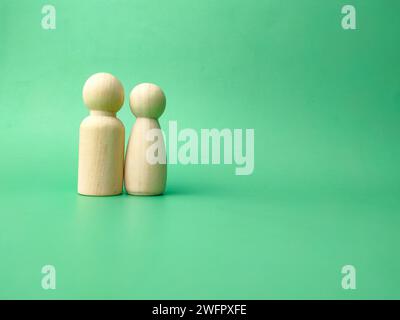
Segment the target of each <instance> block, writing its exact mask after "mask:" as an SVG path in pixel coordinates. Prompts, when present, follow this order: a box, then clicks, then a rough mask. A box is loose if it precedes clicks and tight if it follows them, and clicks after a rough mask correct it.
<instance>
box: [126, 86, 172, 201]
mask: <svg viewBox="0 0 400 320" xmlns="http://www.w3.org/2000/svg"><path fill="white" fill-rule="evenodd" d="M165 103H166V99H165V95H164V93H163V91H162V90H161V89H160V88H159V87H158V86H156V85H155V84H151V83H142V84H139V85H137V86H136V87H135V88H133V90H132V92H131V94H130V106H131V110H132V113H133V114H134V115H135V116H136V122H135V124H134V126H133V128H132V131H131V135H130V138H129V142H128V147H127V150H126V158H125V189H126V191H127V192H128V193H129V194H133V195H143V196H150V195H159V194H162V193H164V190H165V184H166V180H167V164H166V151H165V144H164V139H163V135H162V132H161V129H160V125H159V123H158V120H157V119H158V118H159V117H160V116H161V115H162V113H163V112H164V109H165Z"/></svg>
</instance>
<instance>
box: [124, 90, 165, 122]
mask: <svg viewBox="0 0 400 320" xmlns="http://www.w3.org/2000/svg"><path fill="white" fill-rule="evenodd" d="M129 102H130V106H131V110H132V113H133V114H134V115H135V116H136V117H137V118H139V117H143V118H152V119H158V118H159V117H160V116H161V115H162V114H163V112H164V109H165V104H166V99H165V95H164V92H163V91H162V90H161V88H160V87H159V86H157V85H155V84H152V83H141V84H138V85H137V86H136V87H134V88H133V90H132V91H131V94H130V99H129Z"/></svg>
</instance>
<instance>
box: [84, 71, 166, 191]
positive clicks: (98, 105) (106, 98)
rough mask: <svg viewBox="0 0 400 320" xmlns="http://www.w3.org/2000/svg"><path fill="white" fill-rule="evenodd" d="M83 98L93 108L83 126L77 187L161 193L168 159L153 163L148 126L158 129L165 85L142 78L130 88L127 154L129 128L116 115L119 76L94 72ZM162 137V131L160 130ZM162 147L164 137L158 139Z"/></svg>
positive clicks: (119, 101) (121, 94)
mask: <svg viewBox="0 0 400 320" xmlns="http://www.w3.org/2000/svg"><path fill="white" fill-rule="evenodd" d="M83 101H84V103H85V105H86V106H87V107H88V108H89V110H90V115H89V116H88V117H86V118H85V119H84V120H83V121H82V123H81V126H80V133H79V169H78V193H79V194H82V195H90V196H111V195H118V194H121V193H122V187H123V183H124V181H125V189H126V191H127V192H128V193H129V194H133V195H159V194H162V193H163V192H164V190H165V184H166V179H167V168H166V163H165V162H164V163H149V161H148V159H147V157H146V152H147V150H148V148H149V146H150V145H151V144H152V142H151V141H149V139H146V134H147V133H148V132H149V130H154V129H156V130H160V125H159V123H158V120H157V119H158V118H159V117H160V116H161V114H162V113H163V112H164V109H165V104H166V99H165V95H164V93H163V91H162V90H161V89H160V88H159V87H158V86H156V85H154V84H151V83H142V84H139V85H137V86H136V87H135V88H133V90H132V92H131V94H130V99H129V102H130V107H131V110H132V113H133V114H134V115H135V116H136V118H137V119H136V122H135V124H134V126H133V128H132V131H131V135H130V138H129V142H128V146H127V150H126V156H125V161H124V149H125V128H124V125H123V124H122V122H121V121H120V120H119V119H118V118H117V117H116V113H117V112H118V111H119V110H120V109H121V107H122V105H123V103H124V88H123V86H122V84H121V82H120V81H119V80H118V79H117V78H116V77H114V76H113V75H111V74H109V73H96V74H94V75H93V76H91V77H90V78H89V79H88V80H87V81H86V83H85V85H84V87H83ZM159 136H161V137H162V135H159ZM158 145H159V146H161V148H164V150H161V152H164V154H165V145H164V141H161V143H159V144H158Z"/></svg>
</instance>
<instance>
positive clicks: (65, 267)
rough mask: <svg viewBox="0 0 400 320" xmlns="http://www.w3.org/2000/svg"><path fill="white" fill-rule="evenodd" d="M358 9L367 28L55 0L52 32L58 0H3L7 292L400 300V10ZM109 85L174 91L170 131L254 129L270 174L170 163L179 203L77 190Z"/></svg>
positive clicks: (302, 12) (265, 10) (299, 4)
mask: <svg viewBox="0 0 400 320" xmlns="http://www.w3.org/2000/svg"><path fill="white" fill-rule="evenodd" d="M350 2H351V3H350V4H353V5H354V6H355V7H356V9H357V30H355V31H345V30H343V29H342V28H341V24H340V22H341V18H342V14H341V12H340V11H341V7H342V6H343V5H345V4H348V3H347V1H346V2H344V1H339V0H330V1H321V0H302V1H297V0H291V1H289V0H286V1H282V0H269V1H254V0H253V1H227V0H225V1H218V2H217V1H211V0H206V1H205V0H203V1H184V0H180V1H178V0H170V1H155V0H151V1H149V0H140V1H136V0H135V1H110V0H108V1H89V0H88V1H75V0H74V1H72V0H71V1H56V0H53V1H51V4H53V5H55V7H56V9H57V29H56V30H50V31H49V30H43V29H42V28H41V25H40V21H41V19H42V14H41V8H42V6H43V4H44V3H43V2H42V1H21V0H20V1H11V0H2V1H1V2H0V43H1V45H0V70H1V75H0V134H1V135H0V136H1V150H2V151H1V156H0V177H1V184H0V192H1V195H0V197H1V198H0V204H1V210H0V298H7V299H8V298H43V299H47V298H138V299H149V298H154V299H158V298H161V299H164V298H165V299H167V298H168V299H175V298H184V299H190V298H211V299H212V298H218V299H222V298H224V299H231V298H232V299H236V298H253V299H265V298H289V299H293V298H322V299H325V298H344V299H347V298H400V257H399V252H400V250H399V244H400V232H399V227H400V215H399V213H400V170H399V163H400V148H399V138H400V131H399V120H400V112H399V107H400V82H399V79H400V60H399V56H400V44H399V30H400V19H399V17H398V14H399V13H398V12H399V11H400V2H399V1H397V0H393V1H390V0H386V1H381V0H379V1H378V0H373V1H372V0H362V1H360V0H357V1H356V0H352V1H350ZM99 71H107V72H110V73H113V74H114V75H116V76H117V77H118V78H120V79H121V81H122V83H123V84H124V86H125V91H126V95H127V94H128V93H129V91H130V90H131V88H132V87H133V86H134V85H135V84H137V83H139V82H143V81H149V82H155V83H157V84H159V85H160V86H161V87H162V88H163V89H164V90H165V93H166V95H167V108H166V111H165V113H164V115H163V116H162V118H161V121H160V123H161V126H162V127H163V128H165V129H167V128H168V121H170V120H176V121H178V127H179V128H180V129H182V128H187V127H190V128H195V129H196V130H200V129H201V128H220V129H222V128H231V129H233V128H254V129H255V171H254V174H253V175H251V176H235V175H234V166H233V165H219V166H218V165H209V166H207V165H201V166H200V165H197V166H196V165H188V166H183V165H170V166H169V168H168V170H169V171H168V185H167V193H166V195H164V196H161V197H149V198H146V197H132V196H127V195H123V196H119V197H110V198H91V197H83V196H79V195H77V194H76V183H77V160H78V132H79V124H80V122H81V120H82V119H83V118H84V117H85V116H86V115H87V114H88V112H87V109H86V108H85V107H84V105H83V102H82V98H81V90H82V86H83V84H84V82H85V80H86V79H87V78H88V77H89V76H90V75H91V74H93V73H95V72H99ZM119 117H120V118H121V119H122V121H123V122H124V124H125V126H126V129H127V130H126V131H127V135H128V134H129V132H130V128H131V126H132V124H133V123H134V117H133V116H132V115H131V113H130V110H129V106H128V102H127V101H126V102H125V104H124V107H123V108H122V110H121V112H120V113H119ZM46 264H51V265H54V266H55V267H56V270H57V289H56V290H47V291H46V290H43V289H42V288H41V279H42V276H43V275H42V274H41V268H42V266H43V265H46ZM347 264H351V265H354V266H355V267H356V269H357V289H356V290H352V291H351V290H350V291H348V290H347V291H346V290H343V289H342V288H341V278H342V275H341V272H340V271H341V268H342V266H344V265H347Z"/></svg>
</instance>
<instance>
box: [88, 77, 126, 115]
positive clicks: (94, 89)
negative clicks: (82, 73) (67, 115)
mask: <svg viewBox="0 0 400 320" xmlns="http://www.w3.org/2000/svg"><path fill="white" fill-rule="evenodd" d="M82 96H83V101H84V103H85V105H86V106H87V107H88V108H89V109H90V110H96V111H107V112H113V113H115V112H117V111H118V110H119V109H121V107H122V105H123V104H124V87H123V86H122V84H121V82H120V81H119V80H118V79H117V78H116V77H114V76H113V75H112V74H109V73H104V72H101V73H96V74H94V75H92V76H91V77H90V78H89V79H87V80H86V82H85V85H84V86H83V92H82Z"/></svg>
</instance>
